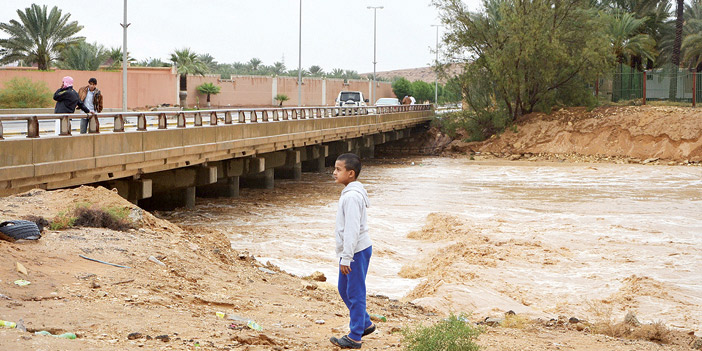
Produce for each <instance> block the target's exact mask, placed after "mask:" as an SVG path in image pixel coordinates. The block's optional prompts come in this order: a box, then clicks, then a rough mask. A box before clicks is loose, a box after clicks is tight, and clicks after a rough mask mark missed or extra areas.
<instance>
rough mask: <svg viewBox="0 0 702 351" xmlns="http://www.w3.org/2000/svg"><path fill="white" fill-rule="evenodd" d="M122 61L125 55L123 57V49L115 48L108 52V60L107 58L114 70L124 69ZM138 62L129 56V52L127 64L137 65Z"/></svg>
mask: <svg viewBox="0 0 702 351" xmlns="http://www.w3.org/2000/svg"><path fill="white" fill-rule="evenodd" d="M122 59H124V55H122V48H120V47H113V48H110V50H108V58H107V63H108V64H109V65H110V67H112V68H119V67H122ZM135 62H136V60H135V59H134V58H133V57H132V56H130V55H129V52H127V63H128V64H132V63H135Z"/></svg>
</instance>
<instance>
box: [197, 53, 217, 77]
mask: <svg viewBox="0 0 702 351" xmlns="http://www.w3.org/2000/svg"><path fill="white" fill-rule="evenodd" d="M199 58H200V61H202V63H204V64H205V67H207V73H213V72H216V71H217V65H218V63H217V61H215V58H214V57H212V55H210V54H202V55H200V56H199Z"/></svg>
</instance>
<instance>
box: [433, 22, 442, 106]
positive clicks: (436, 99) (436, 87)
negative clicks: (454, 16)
mask: <svg viewBox="0 0 702 351" xmlns="http://www.w3.org/2000/svg"><path fill="white" fill-rule="evenodd" d="M431 26H432V27H436V63H435V64H436V66H437V67H438V66H439V27H441V25H440V24H432V25H431ZM434 103H435V104H436V105H437V106H439V72H434Z"/></svg>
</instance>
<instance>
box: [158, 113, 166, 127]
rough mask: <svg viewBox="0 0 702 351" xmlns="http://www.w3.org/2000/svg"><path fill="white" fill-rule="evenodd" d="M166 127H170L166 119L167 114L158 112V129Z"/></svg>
mask: <svg viewBox="0 0 702 351" xmlns="http://www.w3.org/2000/svg"><path fill="white" fill-rule="evenodd" d="M166 128H168V121H167V120H166V114H165V113H159V114H158V129H166Z"/></svg>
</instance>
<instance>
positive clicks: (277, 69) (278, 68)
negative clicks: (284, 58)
mask: <svg viewBox="0 0 702 351" xmlns="http://www.w3.org/2000/svg"><path fill="white" fill-rule="evenodd" d="M272 71H273V74H275V75H277V76H279V75H282V74H284V73H285V64H284V63H282V62H280V61H278V62H275V63H273V66H272Z"/></svg>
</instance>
